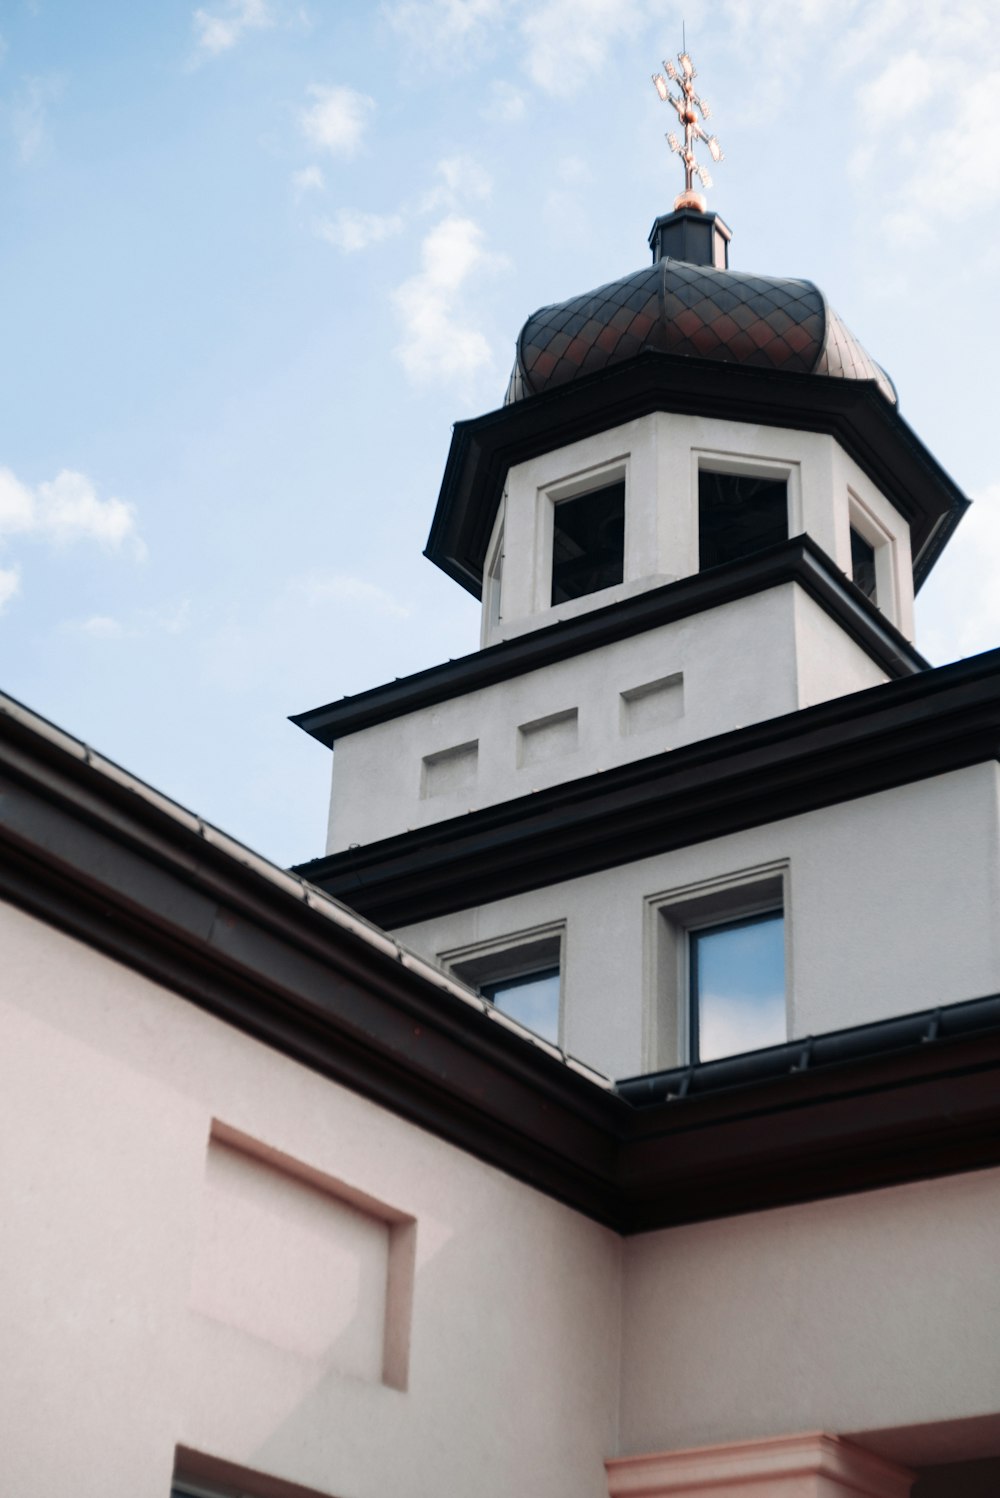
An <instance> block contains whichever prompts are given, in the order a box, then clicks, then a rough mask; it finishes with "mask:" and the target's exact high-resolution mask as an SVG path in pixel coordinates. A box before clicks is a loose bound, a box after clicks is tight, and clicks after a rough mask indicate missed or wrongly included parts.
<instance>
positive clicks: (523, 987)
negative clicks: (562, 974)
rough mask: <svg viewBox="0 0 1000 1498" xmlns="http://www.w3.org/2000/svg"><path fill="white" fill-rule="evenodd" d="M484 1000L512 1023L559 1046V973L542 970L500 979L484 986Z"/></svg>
mask: <svg viewBox="0 0 1000 1498" xmlns="http://www.w3.org/2000/svg"><path fill="white" fill-rule="evenodd" d="M479 992H480V993H481V994H482V996H483V998H484V999H487V1000H488V1001H489V1002H490V1003H491V1004H495V1005H496V1007H497V1008H498V1009H499V1010H501V1011H502V1013H504V1014H509V1015H510V1017H511V1019H516V1020H519V1021H520V1022H521V1024H522V1025H527V1027H528V1029H529V1030H534V1032H535V1034H536V1035H541V1036H542V1037H543V1039H545V1040H551V1041H552V1042H553V1044H555V1045H558V1044H559V969H558V967H547V968H540V969H537V970H536V971H533V972H527V973H519V974H518V976H517V977H516V978H498V979H496V980H495V981H494V982H493V983H481V984H480V985H479Z"/></svg>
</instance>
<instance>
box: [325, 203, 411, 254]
mask: <svg viewBox="0 0 1000 1498" xmlns="http://www.w3.org/2000/svg"><path fill="white" fill-rule="evenodd" d="M402 227H403V220H402V218H401V217H400V216H399V214H398V213H362V212H361V211H360V210H359V209H357V208H342V209H341V210H340V212H339V213H338V214H337V215H336V217H335V218H332V219H323V220H321V222H320V223H319V224H318V225H317V228H316V232H317V234H318V235H319V236H320V238H321V239H325V240H326V241H327V243H328V244H332V245H334V246H336V248H337V249H338V250H343V251H344V253H345V254H347V255H350V254H354V253H355V252H356V251H358V250H367V249H368V247H369V246H370V245H373V244H380V243H381V242H382V240H384V239H391V238H392V237H393V235H395V234H398V233H399V232H400V230H401V229H402Z"/></svg>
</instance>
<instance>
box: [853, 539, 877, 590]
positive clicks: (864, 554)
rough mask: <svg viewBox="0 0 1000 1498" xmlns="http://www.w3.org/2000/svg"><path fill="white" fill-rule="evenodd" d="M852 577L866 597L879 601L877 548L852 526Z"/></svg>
mask: <svg viewBox="0 0 1000 1498" xmlns="http://www.w3.org/2000/svg"><path fill="white" fill-rule="evenodd" d="M851 579H852V581H853V582H854V583H855V585H856V586H857V587H859V588H860V589H861V591H862V593H863V594H864V595H865V597H866V598H870V599H871V601H872V603H878V585H877V582H876V578H875V548H874V546H872V544H871V542H870V541H866V540H865V538H864V536H862V535H861V533H860V532H859V531H856V530H855V529H854V526H853V525H852V526H851Z"/></svg>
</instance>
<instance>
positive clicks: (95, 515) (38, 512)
mask: <svg viewBox="0 0 1000 1498" xmlns="http://www.w3.org/2000/svg"><path fill="white" fill-rule="evenodd" d="M32 528H33V529H36V530H38V531H39V532H40V533H41V534H43V535H46V536H48V537H51V539H52V540H53V541H55V542H56V544H57V545H60V546H64V545H67V544H68V543H69V542H71V541H80V540H90V541H97V542H99V543H100V544H101V545H102V546H105V547H107V548H108V549H109V550H111V551H117V550H118V549H119V548H120V547H121V545H122V544H123V542H125V541H127V540H132V541H133V543H134V542H135V541H136V540H137V537H136V533H135V510H134V508H133V506H132V505H130V504H126V503H125V501H124V500H121V499H114V498H112V499H98V497H97V493H96V491H95V489H94V486H93V484H92V483H91V482H90V480H89V479H88V478H87V477H86V476H85V475H84V474H82V473H73V472H71V471H70V470H69V469H63V471H62V472H61V473H59V474H57V475H56V477H55V478H54V479H53V480H52V482H51V483H46V484H39V485H38V490H37V497H36V500H35V508H34V526H33V527H32Z"/></svg>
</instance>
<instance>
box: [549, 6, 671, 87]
mask: <svg viewBox="0 0 1000 1498" xmlns="http://www.w3.org/2000/svg"><path fill="white" fill-rule="evenodd" d="M644 19H645V17H644V14H643V9H642V7H641V6H640V5H639V4H638V3H636V0H546V3H544V4H541V5H535V6H532V7H531V8H530V9H529V11H528V12H527V14H526V15H525V17H524V20H523V21H522V24H521V32H522V37H523V40H524V46H525V58H524V65H525V68H526V69H527V72H528V76H529V77H530V78H531V79H532V81H533V82H534V83H536V84H537V85H538V87H539V88H540V89H543V90H544V91H545V92H546V93H549V94H558V95H567V94H572V93H575V92H576V91H577V89H579V88H580V87H581V86H582V85H583V84H584V83H586V82H587V80H588V79H589V78H591V77H592V76H593V75H594V74H595V73H597V72H599V71H600V69H601V68H602V67H603V66H604V65H605V63H606V62H607V60H608V56H609V53H610V51H611V48H612V46H613V44H614V43H615V42H616V41H617V40H618V39H619V38H620V37H623V36H629V35H633V34H634V33H635V32H637V31H638V30H639V28H640V27H641V25H642V23H643V21H644Z"/></svg>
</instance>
